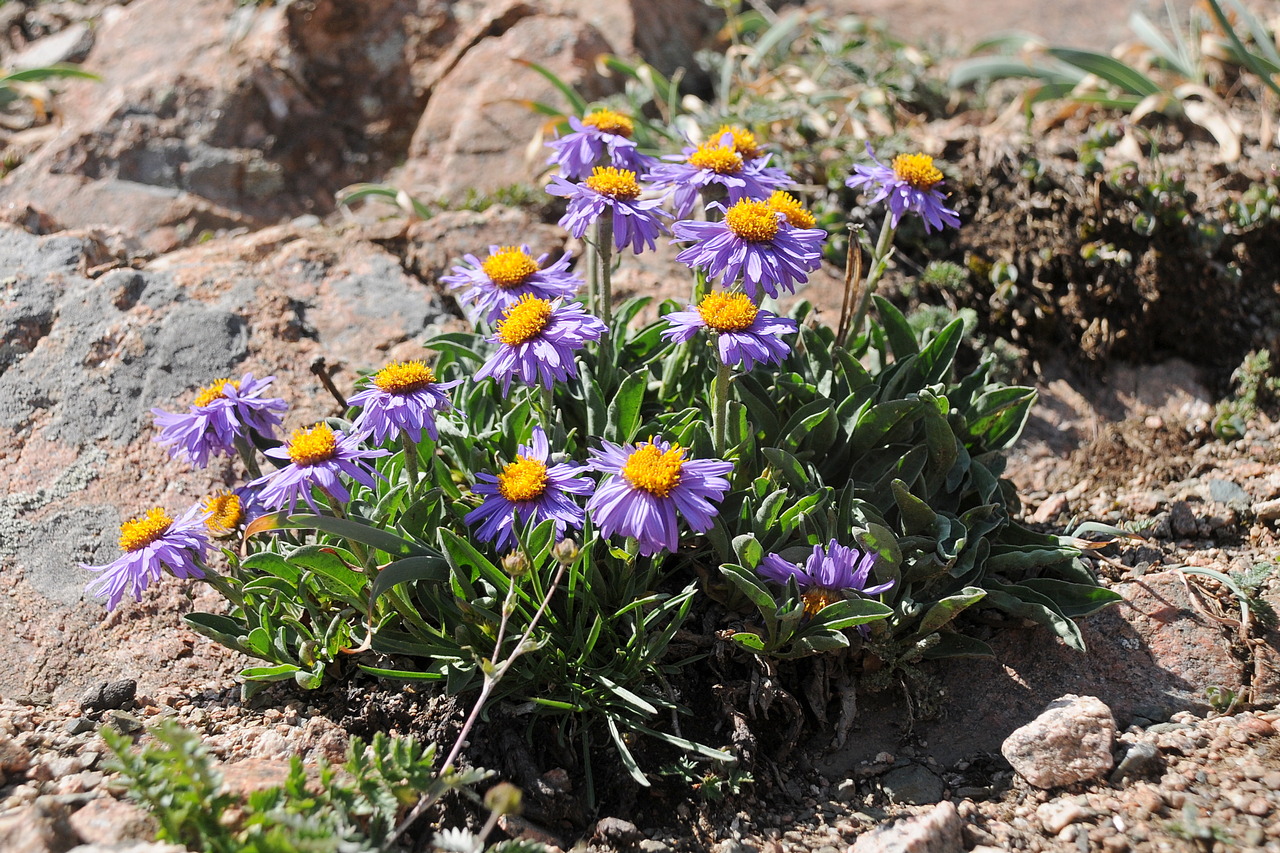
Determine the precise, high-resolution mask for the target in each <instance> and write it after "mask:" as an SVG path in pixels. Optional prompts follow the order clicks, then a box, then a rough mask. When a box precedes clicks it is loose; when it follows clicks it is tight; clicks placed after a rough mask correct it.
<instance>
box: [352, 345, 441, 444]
mask: <svg viewBox="0 0 1280 853" xmlns="http://www.w3.org/2000/svg"><path fill="white" fill-rule="evenodd" d="M461 381H462V380H461V379H456V380H454V381H453V382H437V381H436V375H435V373H434V372H433V371H432V370H431V368H430V367H427V365H426V364H424V363H423V362H421V361H400V362H395V363H393V364H388V365H387V366H386V367H384V368H382V369H381V370H379V371H378V372H377V373H375V374H374V375H373V381H372V382H371V383H370V387H368V388H366V389H364V390H363V391H361V392H359V393H358V394H356V395H354V396H353V397H352V398H351V399H350V401H349V403H350V404H351V405H352V406H361V407H362V410H361V412H360V414H359V416H358V417H357V418H356V420H355V424H354V426H355V429H356V431H357V432H360V433H364V434H366V435H370V436H372V437H373V440H374V441H375V442H377V443H378V444H382V442H384V441H386V440H387V438H388V436H398V435H400V434H402V433H403V434H405V435H407V436H409V438H410V439H412V440H413V441H421V440H422V433H423V431H424V430H425V431H426V433H427V435H429V436H431V440H432V441H434V440H435V439H437V438H438V437H439V435H438V433H437V432H436V412H443V411H445V410H446V409H448V408H449V398H448V397H447V396H445V393H444V392H445V391H447V390H448V389H450V388H452V387H453V386H455V385H457V384H459V383H460V382H461Z"/></svg>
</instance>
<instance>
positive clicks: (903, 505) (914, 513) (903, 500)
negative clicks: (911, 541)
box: [889, 480, 938, 536]
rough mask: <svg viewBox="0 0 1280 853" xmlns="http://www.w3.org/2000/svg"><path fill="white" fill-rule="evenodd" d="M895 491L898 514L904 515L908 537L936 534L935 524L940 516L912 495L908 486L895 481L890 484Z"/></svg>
mask: <svg viewBox="0 0 1280 853" xmlns="http://www.w3.org/2000/svg"><path fill="white" fill-rule="evenodd" d="M889 488H890V489H892V490H893V499H894V502H895V503H897V504H898V512H900V513H901V514H902V529H903V531H904V532H905V533H906V534H907V535H908V536H920V535H926V536H927V535H929V534H931V533H933V532H934V523H935V522H936V521H937V519H938V514H937V513H936V512H934V511H933V508H932V507H930V506H929V505H928V504H927V503H925V502H924V501H922V500H920V498H918V497H916V496H915V495H913V494H911V490H910V489H908V488H907V484H906V483H904V482H902V481H901V480H894V481H892V482H891V483H890V484H889Z"/></svg>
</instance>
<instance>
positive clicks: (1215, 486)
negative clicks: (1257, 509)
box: [1209, 478, 1249, 508]
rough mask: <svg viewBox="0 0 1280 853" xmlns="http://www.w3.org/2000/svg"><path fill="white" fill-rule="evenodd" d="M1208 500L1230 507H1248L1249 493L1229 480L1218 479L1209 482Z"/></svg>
mask: <svg viewBox="0 0 1280 853" xmlns="http://www.w3.org/2000/svg"><path fill="white" fill-rule="evenodd" d="M1209 499H1210V500H1212V501H1214V502H1215V503H1220V504H1227V505H1229V506H1232V507H1240V508H1244V507H1248V506H1249V493H1248V492H1246V491H1245V490H1244V489H1242V488H1240V486H1239V485H1238V484H1236V483H1233V482H1232V481H1230V480H1222V479H1218V478H1213V479H1211V480H1209Z"/></svg>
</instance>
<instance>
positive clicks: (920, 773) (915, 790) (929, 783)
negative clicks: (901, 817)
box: [881, 764, 943, 805]
mask: <svg viewBox="0 0 1280 853" xmlns="http://www.w3.org/2000/svg"><path fill="white" fill-rule="evenodd" d="M881 784H882V785H883V786H884V791H885V793H886V794H887V795H888V796H889V799H890V800H892V801H893V802H895V803H912V804H914V805H928V804H931V803H936V802H938V801H939V800H941V799H942V791H943V784H942V779H940V778H939V777H938V775H937V774H936V773H934V772H932V771H931V770H929V768H927V767H925V766H924V765H922V764H908V765H907V766H906V767H898V768H895V769H893V770H890V771H889V772H888V773H886V774H885V775H884V777H883V778H882V779H881Z"/></svg>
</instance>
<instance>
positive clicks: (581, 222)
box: [547, 166, 670, 254]
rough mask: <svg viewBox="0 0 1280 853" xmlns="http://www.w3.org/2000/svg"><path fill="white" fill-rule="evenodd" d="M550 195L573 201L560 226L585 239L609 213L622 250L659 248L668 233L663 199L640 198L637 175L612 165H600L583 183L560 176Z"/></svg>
mask: <svg viewBox="0 0 1280 853" xmlns="http://www.w3.org/2000/svg"><path fill="white" fill-rule="evenodd" d="M547 192H549V193H551V194H552V195H558V196H564V197H565V198H567V199H569V209H568V210H567V211H565V214H564V216H562V217H560V226H561V227H563V228H566V229H568V231H569V233H570V234H572V235H573V236H575V237H579V238H581V237H582V235H583V234H586V233H587V228H588V227H589V226H590V225H591V223H593V222H595V221H596V220H597V219H599V218H600V217H601V216H603V215H605V214H606V213H608V214H609V215H610V216H612V218H613V245H614V247H615V248H617V249H618V250H619V251H621V250H622V248H623V247H624V246H626V245H627V244H628V243H630V244H631V250H632V251H633V252H635V253H636V254H640V252H642V251H644V250H645V248H649V249H654V248H656V247H657V245H658V244H657V239H658V236H659V235H660V234H664V233H666V230H667V228H666V226H665V225H663V224H662V217H669V216H670V214H669V213H667V212H666V211H665V210H659V208H660V207H661V206H662V201H661V199H650V200H648V201H642V200H641V199H640V192H641V188H640V184H639V182H638V181H637V180H636V173H635V172H633V171H630V170H628V169H615V168H613V167H612V166H598V167H596V169H595V170H594V171H593V172H592V173H591V177H589V178H587V179H586V180H585V181H583V182H582V183H580V184H575V183H571V182H569V181H566V180H565V179H564V178H562V177H561V176H559V175H556V176H555V177H554V178H552V179H551V183H550V184H548V185H547Z"/></svg>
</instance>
